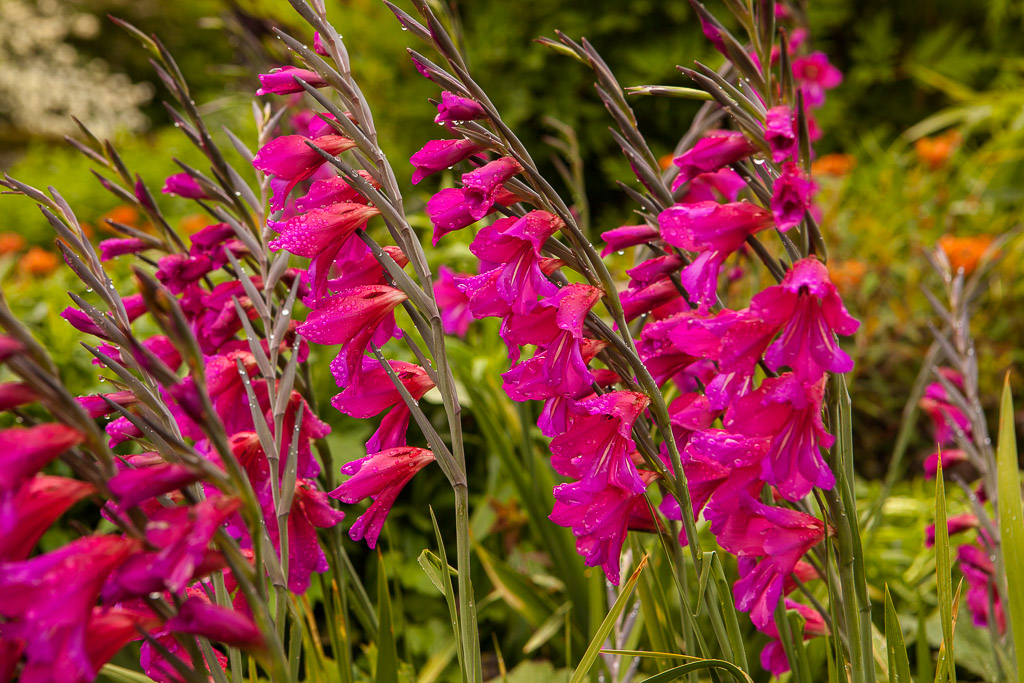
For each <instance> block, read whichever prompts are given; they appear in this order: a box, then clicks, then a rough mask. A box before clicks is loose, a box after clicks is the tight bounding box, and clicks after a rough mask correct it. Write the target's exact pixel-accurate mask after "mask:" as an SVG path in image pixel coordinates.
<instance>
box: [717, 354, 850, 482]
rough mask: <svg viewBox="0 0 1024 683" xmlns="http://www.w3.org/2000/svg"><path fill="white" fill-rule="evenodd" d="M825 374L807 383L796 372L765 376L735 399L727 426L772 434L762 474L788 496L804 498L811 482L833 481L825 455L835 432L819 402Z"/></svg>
mask: <svg viewBox="0 0 1024 683" xmlns="http://www.w3.org/2000/svg"><path fill="white" fill-rule="evenodd" d="M824 394H825V378H824V377H822V378H821V379H820V380H819V381H818V382H817V383H815V384H804V383H803V382H802V381H801V380H800V379H799V378H798V377H797V376H796V375H794V374H793V373H786V374H784V375H781V376H779V377H777V378H773V377H769V378H767V379H765V380H764V381H763V382H762V383H761V386H760V387H759V388H758V389H757V390H756V391H754V392H752V393H750V394H747V395H746V396H743V397H741V398H738V399H736V401H734V402H733V404H732V405H731V406H730V407H729V411H728V412H727V413H726V416H725V421H724V424H725V428H726V429H728V430H729V431H731V432H735V433H739V434H744V435H746V436H770V437H772V441H771V446H770V447H769V449H768V453H767V454H766V456H765V458H764V460H762V462H761V465H762V467H761V476H762V478H763V479H764V480H765V481H766V482H768V483H769V484H774V485H775V486H776V487H777V488H778V490H779V495H781V496H782V497H783V498H785V499H786V500H800V499H801V498H803V497H804V496H806V495H807V494H808V493H810V491H811V488H812V487H814V486H817V487H818V488H822V489H826V490H827V489H831V488H832V487H833V486H835V477H834V476H833V475H832V470H830V469H829V467H828V465H826V464H825V461H824V459H823V458H822V456H821V449H822V448H830V447H831V446H832V444H833V442H834V441H835V438H834V437H833V436H832V435H831V434H829V433H828V432H827V431H825V425H824V423H823V422H822V419H821V404H822V400H823V398H824Z"/></svg>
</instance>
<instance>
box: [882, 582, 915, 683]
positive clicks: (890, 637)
mask: <svg viewBox="0 0 1024 683" xmlns="http://www.w3.org/2000/svg"><path fill="white" fill-rule="evenodd" d="M885 649H886V650H887V651H888V653H889V683H912V679H911V677H910V660H909V659H908V658H907V643H906V641H904V640H903V629H901V628H900V620H899V617H897V616H896V608H895V607H894V606H893V604H892V596H890V595H889V586H888V585H886V587H885Z"/></svg>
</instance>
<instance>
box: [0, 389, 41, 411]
mask: <svg viewBox="0 0 1024 683" xmlns="http://www.w3.org/2000/svg"><path fill="white" fill-rule="evenodd" d="M36 398H37V397H36V392H35V391H33V390H32V387H30V386H29V385H28V384H25V383H24V382H3V383H2V384H0V411H4V410H11V409H12V408H17V407H18V406H22V405H25V404H27V403H34V402H35V401H36Z"/></svg>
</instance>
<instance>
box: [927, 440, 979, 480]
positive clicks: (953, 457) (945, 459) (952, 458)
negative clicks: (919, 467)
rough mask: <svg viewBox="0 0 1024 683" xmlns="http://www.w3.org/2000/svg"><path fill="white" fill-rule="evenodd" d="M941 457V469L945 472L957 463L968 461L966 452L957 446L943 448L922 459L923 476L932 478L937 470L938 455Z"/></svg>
mask: <svg viewBox="0 0 1024 683" xmlns="http://www.w3.org/2000/svg"><path fill="white" fill-rule="evenodd" d="M940 456H941V458H942V470H943V471H944V472H945V471H946V470H947V469H949V468H950V467H953V466H954V465H956V464H957V463H961V462H968V458H967V453H965V452H964V451H962V450H960V449H959V448H943V449H942V450H940V451H936V452H935V453H932V454H931V455H929V456H928V457H927V458H925V459H924V478H925V479H934V478H935V474H936V473H937V472H938V470H939V457H940Z"/></svg>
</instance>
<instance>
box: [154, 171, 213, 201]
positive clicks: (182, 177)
mask: <svg viewBox="0 0 1024 683" xmlns="http://www.w3.org/2000/svg"><path fill="white" fill-rule="evenodd" d="M161 191H162V192H163V193H164V194H173V195H177V196H179V197H184V198H185V199H209V198H210V196H209V195H208V194H206V190H204V189H203V186H202V185H200V184H199V181H198V180H196V179H195V178H193V177H192V176H191V175H189V174H188V173H175V174H174V175H169V176H167V179H166V180H165V181H164V187H163V189H162V190H161Z"/></svg>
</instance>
